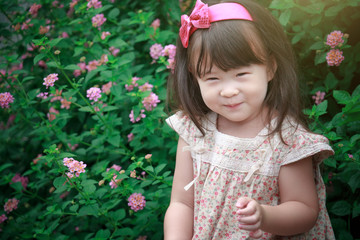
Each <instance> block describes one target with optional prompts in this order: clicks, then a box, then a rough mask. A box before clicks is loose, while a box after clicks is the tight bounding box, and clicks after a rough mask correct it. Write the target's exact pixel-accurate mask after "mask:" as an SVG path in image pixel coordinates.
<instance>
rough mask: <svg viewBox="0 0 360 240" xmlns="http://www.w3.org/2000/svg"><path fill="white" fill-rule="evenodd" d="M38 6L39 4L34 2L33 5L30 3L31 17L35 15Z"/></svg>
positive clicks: (39, 6)
mask: <svg viewBox="0 0 360 240" xmlns="http://www.w3.org/2000/svg"><path fill="white" fill-rule="evenodd" d="M40 8H41V5H40V4H36V3H34V4H33V5H31V7H30V9H29V12H30V14H31V15H32V16H33V17H36V16H37V14H38V11H39V9H40Z"/></svg>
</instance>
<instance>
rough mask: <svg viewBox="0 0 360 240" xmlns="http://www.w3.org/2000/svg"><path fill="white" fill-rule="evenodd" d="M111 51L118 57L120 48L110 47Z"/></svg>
mask: <svg viewBox="0 0 360 240" xmlns="http://www.w3.org/2000/svg"><path fill="white" fill-rule="evenodd" d="M109 51H110V52H111V55H113V56H115V57H116V56H117V55H118V54H119V52H120V49H118V48H115V47H110V48H109Z"/></svg>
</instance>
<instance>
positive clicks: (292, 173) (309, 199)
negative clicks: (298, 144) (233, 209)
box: [237, 158, 319, 236]
mask: <svg viewBox="0 0 360 240" xmlns="http://www.w3.org/2000/svg"><path fill="white" fill-rule="evenodd" d="M279 191H280V200H281V204H279V205H278V206H268V205H259V204H258V203H257V202H256V201H255V200H252V199H250V200H248V201H246V199H239V201H240V203H239V204H237V206H238V207H239V208H240V210H239V211H238V212H239V214H240V218H239V221H240V223H241V224H242V225H243V226H242V227H241V228H242V229H245V230H249V231H256V230H257V229H259V228H260V229H262V230H263V231H265V232H270V233H272V234H275V235H281V236H289V235H295V234H299V233H304V232H307V231H309V230H310V229H311V228H312V227H313V226H314V225H315V223H316V220H317V217H318V213H319V203H318V196H317V192H316V186H315V181H314V174H313V166H312V160H311V158H306V159H303V160H301V161H298V162H295V163H291V164H288V165H284V166H282V167H281V169H280V173H279ZM241 215H243V216H242V217H241Z"/></svg>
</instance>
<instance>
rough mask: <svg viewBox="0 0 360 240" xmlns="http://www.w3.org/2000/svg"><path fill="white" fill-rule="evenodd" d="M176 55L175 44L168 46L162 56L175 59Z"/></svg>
mask: <svg viewBox="0 0 360 240" xmlns="http://www.w3.org/2000/svg"><path fill="white" fill-rule="evenodd" d="M175 55H176V46H175V45H173V44H170V45H166V46H165V47H164V49H163V51H162V56H168V57H169V58H171V59H173V58H175Z"/></svg>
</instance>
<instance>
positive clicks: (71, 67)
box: [64, 64, 81, 71]
mask: <svg viewBox="0 0 360 240" xmlns="http://www.w3.org/2000/svg"><path fill="white" fill-rule="evenodd" d="M64 69H65V70H71V71H73V70H81V68H80V67H79V66H78V65H76V64H70V65H67V66H66V67H64Z"/></svg>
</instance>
